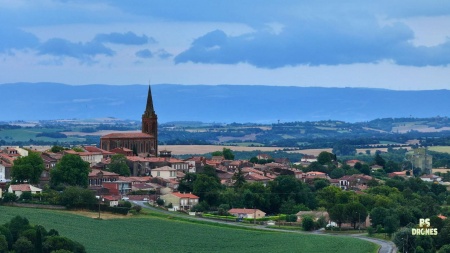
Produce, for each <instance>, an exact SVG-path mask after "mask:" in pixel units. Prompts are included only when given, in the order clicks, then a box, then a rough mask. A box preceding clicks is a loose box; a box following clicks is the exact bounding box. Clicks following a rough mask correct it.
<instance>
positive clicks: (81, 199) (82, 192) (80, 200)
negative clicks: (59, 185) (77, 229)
mask: <svg viewBox="0 0 450 253" xmlns="http://www.w3.org/2000/svg"><path fill="white" fill-rule="evenodd" d="M96 203H97V199H96V198H95V195H94V193H93V192H92V191H91V190H88V189H84V188H81V187H76V186H69V187H67V188H66V189H64V191H63V192H62V193H61V203H60V204H61V205H64V206H66V207H68V208H73V207H86V206H90V205H94V204H96Z"/></svg>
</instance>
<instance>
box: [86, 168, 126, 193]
mask: <svg viewBox="0 0 450 253" xmlns="http://www.w3.org/2000/svg"><path fill="white" fill-rule="evenodd" d="M88 180H89V189H99V188H101V187H102V186H103V183H104V182H115V181H117V180H119V174H117V173H114V172H109V171H104V170H99V169H91V171H90V172H89V175H88Z"/></svg>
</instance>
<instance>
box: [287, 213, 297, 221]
mask: <svg viewBox="0 0 450 253" xmlns="http://www.w3.org/2000/svg"><path fill="white" fill-rule="evenodd" d="M286 221H287V222H296V221H297V215H295V214H289V215H286Z"/></svg>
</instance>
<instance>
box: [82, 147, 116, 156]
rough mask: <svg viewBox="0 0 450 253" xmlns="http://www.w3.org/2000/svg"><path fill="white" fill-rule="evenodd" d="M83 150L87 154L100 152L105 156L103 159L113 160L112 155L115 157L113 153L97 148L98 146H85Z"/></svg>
mask: <svg viewBox="0 0 450 253" xmlns="http://www.w3.org/2000/svg"><path fill="white" fill-rule="evenodd" d="M83 149H84V150H86V151H87V152H100V153H102V155H103V158H105V159H106V158H111V156H112V155H114V153H113V152H109V151H106V150H103V149H101V148H97V147H96V146H83Z"/></svg>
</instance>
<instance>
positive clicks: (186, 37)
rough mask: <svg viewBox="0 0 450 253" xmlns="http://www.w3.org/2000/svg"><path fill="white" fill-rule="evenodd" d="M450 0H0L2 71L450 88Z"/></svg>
mask: <svg viewBox="0 0 450 253" xmlns="http://www.w3.org/2000/svg"><path fill="white" fill-rule="evenodd" d="M449 63H450V2H449V1H448V0H434V1H423V0H396V1H391V0H379V1H365V0H346V1H321V0H317V1H306V0H292V1H290V0H279V1H272V0H270V1H269V0H259V1H255V0H251V1H249V0H238V1H234V0H230V1H211V0H193V1H183V0H177V1H173V0H164V1H160V0H158V1H156V0H145V1H141V0H139V1H138V0H127V1H121V0H117V1H110V0H78V1H71V0H60V1H57V0H0V83H12V82H61V83H67V84H74V85H78V84H93V83H97V84H146V83H148V82H149V80H150V81H151V83H153V84H158V83H172V84H259V85H280V86H281V85H283V86H322V87H372V88H388V89H396V90H423V89H450V67H449Z"/></svg>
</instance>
